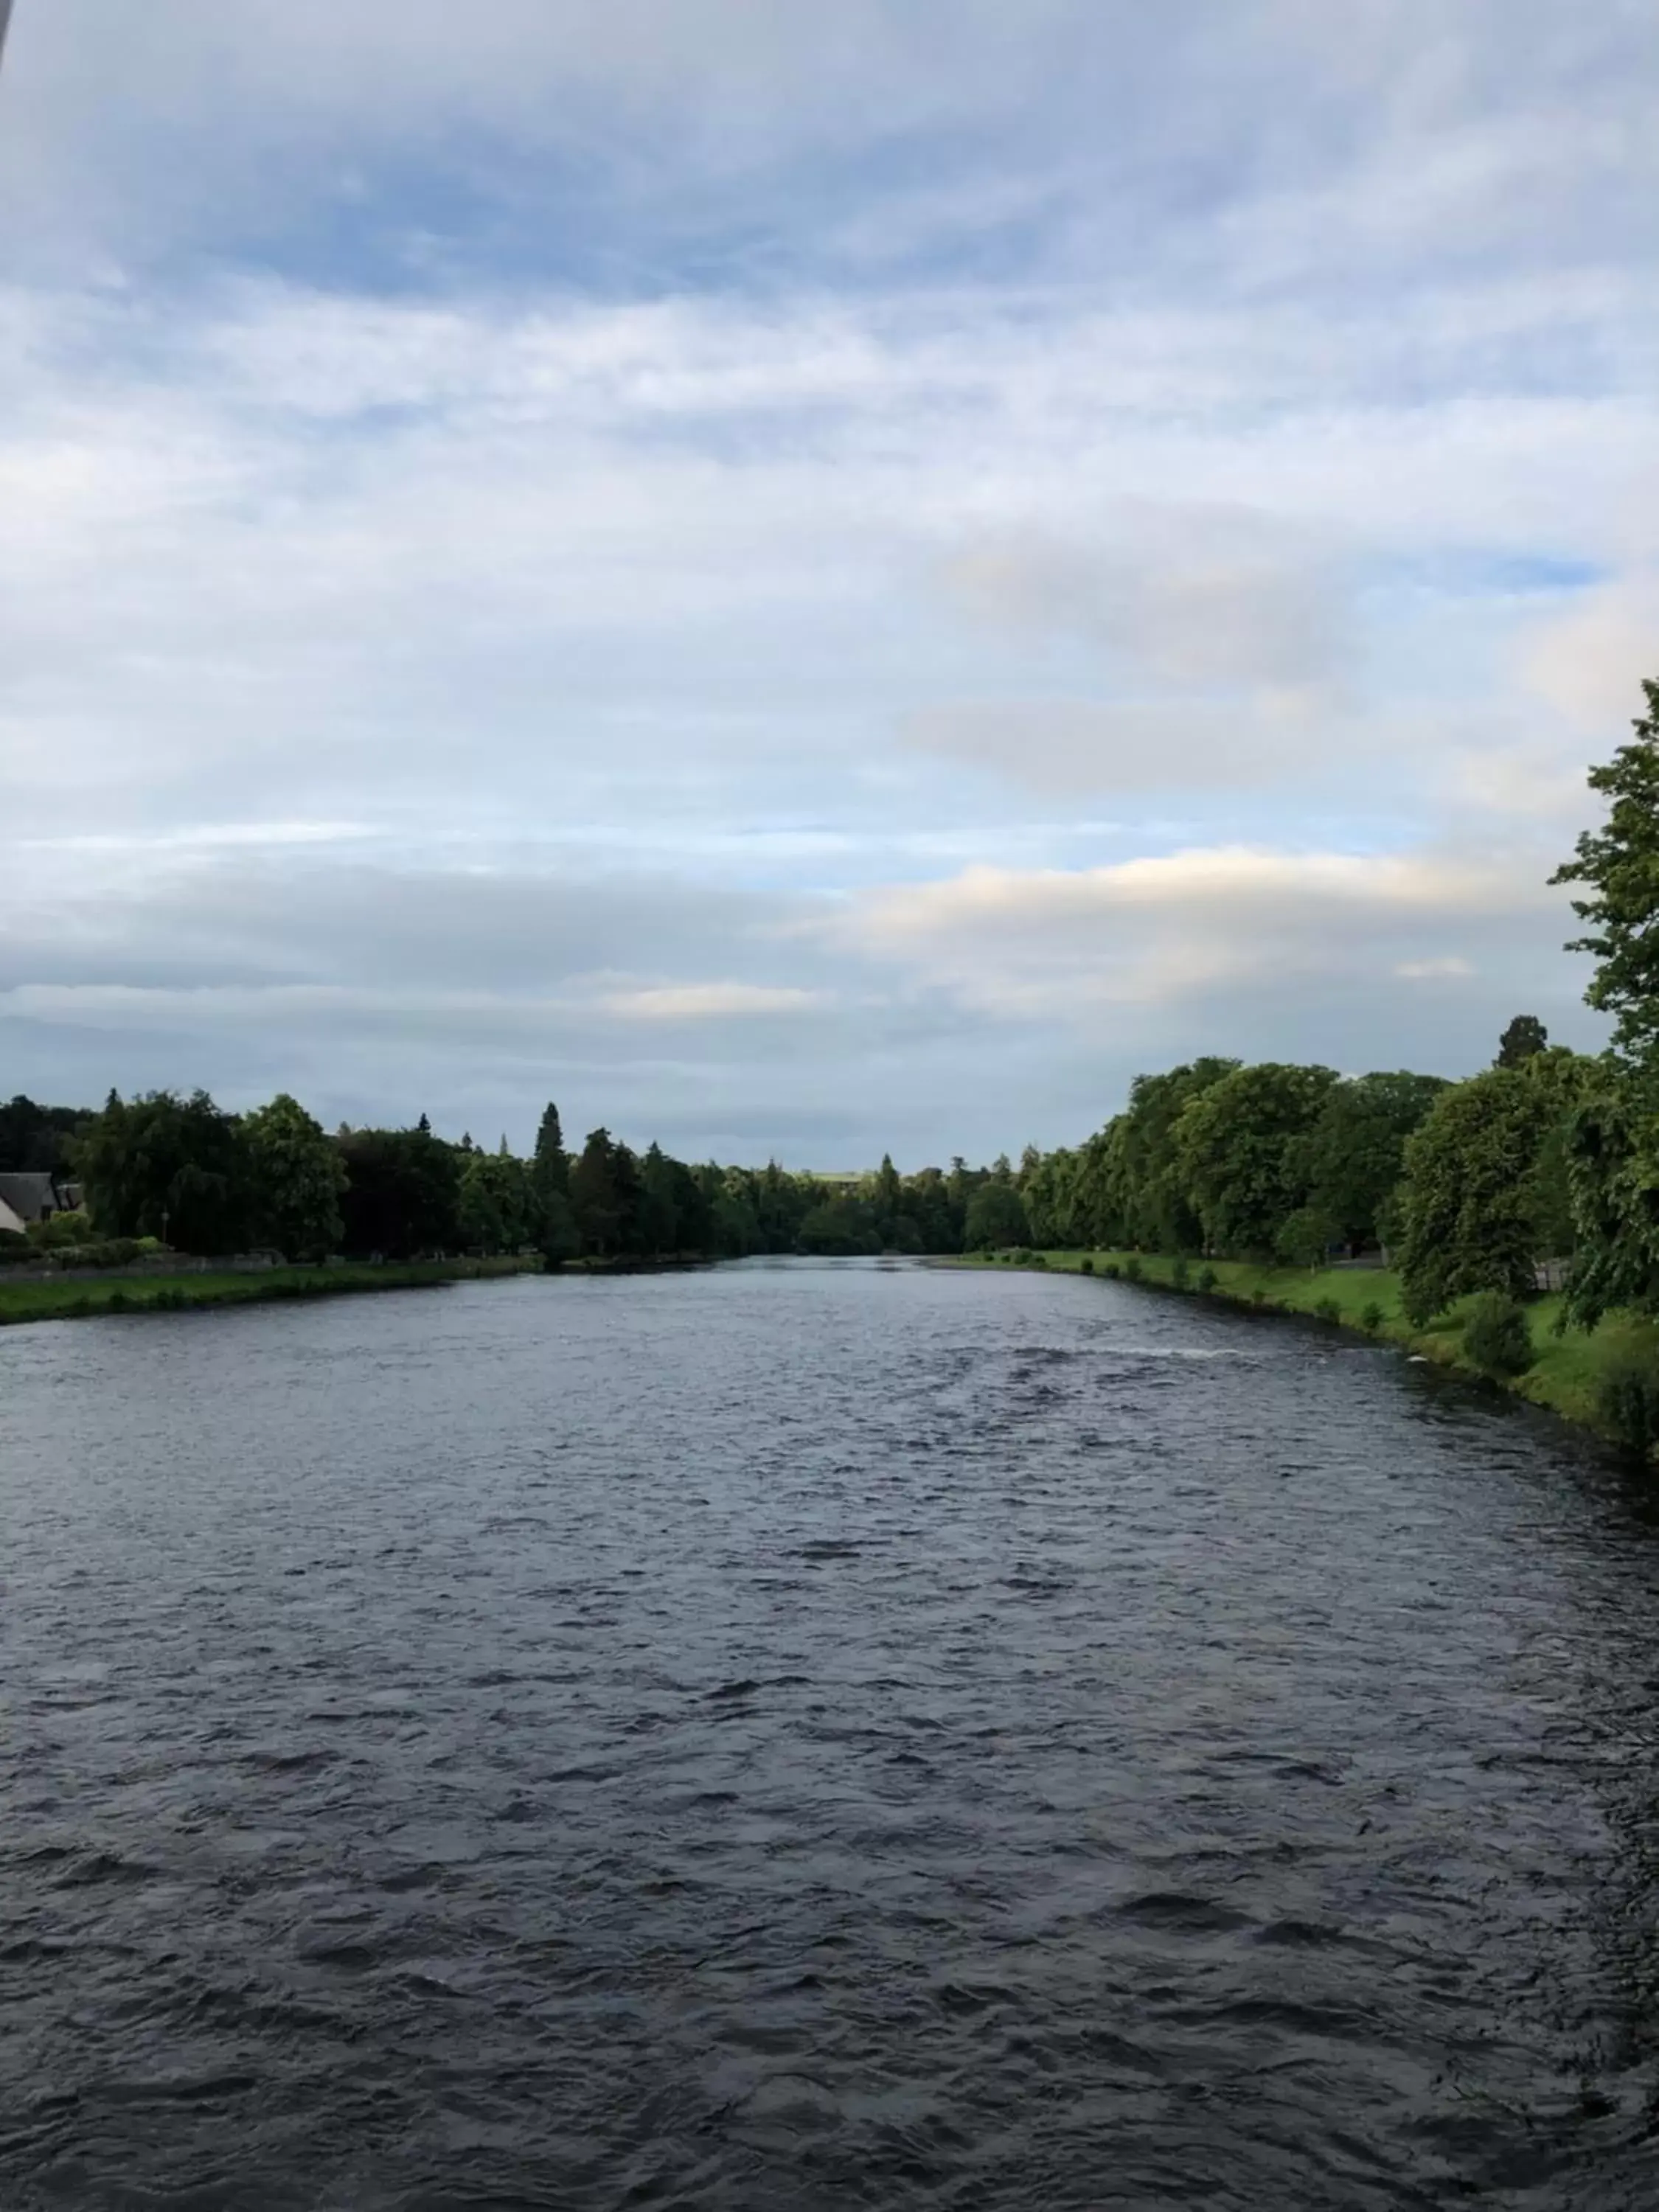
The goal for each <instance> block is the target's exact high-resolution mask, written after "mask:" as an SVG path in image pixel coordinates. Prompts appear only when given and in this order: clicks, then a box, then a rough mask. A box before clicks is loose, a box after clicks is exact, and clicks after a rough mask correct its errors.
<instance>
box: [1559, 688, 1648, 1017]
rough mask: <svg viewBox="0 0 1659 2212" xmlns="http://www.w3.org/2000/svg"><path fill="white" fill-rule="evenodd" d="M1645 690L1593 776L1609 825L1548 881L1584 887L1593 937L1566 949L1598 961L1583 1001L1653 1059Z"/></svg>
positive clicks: (1578, 903) (1580, 904)
mask: <svg viewBox="0 0 1659 2212" xmlns="http://www.w3.org/2000/svg"><path fill="white" fill-rule="evenodd" d="M1642 689H1643V691H1644V694H1645V695H1646V699H1647V709H1648V710H1647V713H1646V714H1644V715H1642V716H1641V717H1639V718H1638V720H1637V721H1636V722H1635V723H1634V724H1633V725H1632V727H1633V729H1634V730H1635V732H1636V734H1635V738H1634V739H1633V740H1632V742H1630V743H1628V744H1622V745H1620V747H1619V748H1618V750H1616V751H1615V752H1614V754H1613V758H1612V759H1611V760H1610V761H1609V762H1607V764H1606V765H1605V766H1604V767H1601V768H1595V769H1591V770H1590V775H1589V785H1590V788H1591V790H1592V791H1595V792H1599V793H1601V796H1602V797H1603V798H1605V799H1607V802H1608V811H1607V821H1606V823H1605V824H1604V825H1603V827H1602V828H1601V829H1587V830H1585V831H1584V833H1583V836H1581V837H1580V838H1579V840H1578V842H1577V849H1576V852H1575V854H1574V857H1573V858H1572V859H1571V860H1569V861H1567V862H1565V864H1564V865H1563V866H1561V867H1559V868H1558V869H1557V870H1556V872H1555V873H1554V875H1553V876H1552V877H1551V878H1550V881H1551V882H1552V883H1556V884H1583V885H1585V886H1586V892H1585V896H1583V898H1576V899H1574V901H1573V902H1572V910H1573V912H1574V913H1575V914H1576V915H1577V916H1578V918H1579V920H1580V921H1583V922H1587V923H1588V924H1589V931H1588V933H1587V934H1586V935H1584V936H1583V937H1580V938H1576V939H1574V940H1573V941H1572V943H1571V945H1569V946H1568V948H1567V949H1568V951H1571V952H1589V953H1591V954H1593V955H1594V957H1595V974H1594V975H1592V977H1591V979H1590V985H1589V989H1588V990H1587V991H1586V992H1585V994H1584V996H1585V999H1586V1000H1588V1001H1589V1004H1590V1005H1591V1006H1595V1007H1597V1008H1598V1009H1600V1010H1601V1012H1607V1013H1611V1014H1613V1015H1614V1016H1615V1017H1616V1019H1615V1022H1614V1026H1613V1043H1614V1046H1615V1048H1616V1049H1617V1050H1618V1051H1620V1052H1621V1053H1623V1054H1627V1055H1629V1056H1630V1057H1631V1058H1632V1059H1633V1060H1651V1059H1652V1058H1654V1056H1655V1055H1656V1053H1659V683H1655V682H1652V681H1648V682H1644V684H1643V686H1642Z"/></svg>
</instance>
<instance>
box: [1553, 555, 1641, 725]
mask: <svg viewBox="0 0 1659 2212" xmlns="http://www.w3.org/2000/svg"><path fill="white" fill-rule="evenodd" d="M1522 673H1523V675H1524V678H1525V680H1526V683H1527V684H1528V687H1529V688H1530V689H1531V690H1533V691H1534V692H1536V693H1537V694H1538V696H1540V697H1541V698H1543V699H1546V700H1547V701H1548V702H1549V703H1550V705H1551V706H1552V707H1553V708H1556V710H1557V711H1558V713H1559V714H1561V715H1562V716H1563V717H1564V718H1565V720H1566V721H1567V723H1568V725H1569V726H1571V728H1572V729H1573V730H1575V731H1577V732H1583V734H1584V735H1585V736H1587V737H1595V738H1600V739H1601V740H1602V741H1603V742H1602V745H1601V752H1602V754H1603V755H1605V753H1607V752H1609V751H1611V750H1612V747H1613V744H1622V743H1623V742H1624V739H1625V738H1626V734H1627V733H1628V729H1629V726H1630V724H1631V722H1632V720H1634V719H1635V718H1636V716H1637V715H1638V714H1643V713H1644V712H1645V702H1644V696H1643V693H1642V689H1641V679H1642V678H1644V677H1656V676H1659V568H1650V569H1648V570H1646V571H1645V573H1638V574H1633V575H1630V576H1626V577H1621V578H1620V580H1618V581H1617V582H1615V583H1613V584H1609V585H1607V586H1603V587H1602V588H1601V589H1600V590H1598V591H1596V592H1592V593H1590V594H1589V595H1588V596H1587V598H1586V599H1585V600H1584V602H1583V605H1579V606H1577V607H1575V608H1574V609H1573V610H1572V611H1571V613H1569V614H1565V615H1562V616H1560V617H1558V618H1557V619H1556V620H1554V621H1553V622H1551V623H1547V624H1546V625H1545V626H1544V627H1543V628H1542V629H1541V630H1540V631H1539V632H1538V633H1536V634H1535V635H1534V636H1533V637H1532V639H1531V640H1530V641H1529V642H1528V647H1527V650H1526V653H1525V658H1524V660H1523V664H1522Z"/></svg>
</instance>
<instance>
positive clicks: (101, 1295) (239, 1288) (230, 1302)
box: [0, 1259, 541, 1328]
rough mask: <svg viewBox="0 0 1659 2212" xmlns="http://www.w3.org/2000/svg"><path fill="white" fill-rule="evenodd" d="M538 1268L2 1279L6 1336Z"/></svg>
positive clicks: (0, 1304) (513, 1263)
mask: <svg viewBox="0 0 1659 2212" xmlns="http://www.w3.org/2000/svg"><path fill="white" fill-rule="evenodd" d="M540 1266H541V1262H540V1261H539V1260H520V1259H501V1260H421V1261H410V1263H409V1264H408V1265H407V1266H387V1267H372V1266H369V1265H368V1264H367V1263H364V1264H362V1265H358V1264H355V1263H354V1264H349V1265H347V1266H345V1267H271V1268H268V1269H265V1270H264V1271H263V1272H261V1273H258V1274H235V1273H228V1272H227V1273H223V1274H214V1273H200V1274H196V1273H191V1274H177V1275H159V1274H158V1275H112V1276H107V1277H105V1278H103V1279H100V1280H97V1281H88V1280H87V1279H85V1278H82V1279H80V1280H78V1281H77V1280H76V1279H74V1278H73V1277H71V1278H70V1279H68V1280H67V1281H64V1282H45V1283H9V1282H7V1281H6V1280H5V1279H4V1278H3V1276H0V1328H3V1327H4V1326H5V1325H6V1324H7V1323H9V1322H31V1321H81V1320H85V1319H87V1318H88V1316H92V1315H94V1314H141V1313H182V1312H184V1311H185V1310H188V1309H190V1308H191V1307H195V1306H234V1305H252V1304H260V1303H263V1302H264V1301H265V1300H268V1299H271V1298H318V1297H336V1296H337V1295H339V1294H340V1293H341V1292H343V1291H409V1290H416V1289H420V1288H422V1287H424V1286H426V1285H429V1284H435V1283H457V1282H465V1281H470V1280H471V1279H473V1278H474V1277H476V1276H480V1275H518V1274H525V1273H532V1272H534V1271H536V1270H538V1269H539V1267H540Z"/></svg>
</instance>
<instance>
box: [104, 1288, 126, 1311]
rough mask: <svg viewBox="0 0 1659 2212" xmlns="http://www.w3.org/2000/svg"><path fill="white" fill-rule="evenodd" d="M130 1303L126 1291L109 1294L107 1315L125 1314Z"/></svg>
mask: <svg viewBox="0 0 1659 2212" xmlns="http://www.w3.org/2000/svg"><path fill="white" fill-rule="evenodd" d="M129 1303H130V1301H129V1299H128V1297H127V1294H126V1292H125V1291H111V1292H110V1294H109V1304H108V1305H107V1306H106V1308H105V1311H106V1312H107V1313H125V1311H126V1310H127V1306H128V1304H129Z"/></svg>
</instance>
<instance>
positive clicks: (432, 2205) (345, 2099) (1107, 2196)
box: [0, 1263, 1659, 2212]
mask: <svg viewBox="0 0 1659 2212" xmlns="http://www.w3.org/2000/svg"><path fill="white" fill-rule="evenodd" d="M0 1539H3V1552H0V1573H3V1666H4V1694H5V1699H6V1708H5V1711H4V1712H3V1715H0V1720H3V1735H0V2203H3V2204H4V2205H6V2206H7V2207H8V2208H11V2207H18V2208H34V2207H59V2206H68V2207H76V2206H83V2205H84V2206H94V2207H100V2208H102V2207H106V2206H107V2207H122V2208H125V2207H132V2208H139V2207H145V2208H148V2207H158V2206H167V2207H180V2208H189V2212H210V2208H224V2212H245V2208H264V2207H275V2208H296V2212H297V2208H306V2212H309V2208H313V2207H316V2208H325V2207H326V2208H339V2212H358V2208H380V2207H394V2206H395V2207H398V2208H405V2212H416V2208H418V2209H419V2212H441V2208H444V2209H445V2212H447V2208H450V2207H455V2208H462V2207H467V2208H483V2207H489V2208H507V2207H519V2206H545V2207H557V2208H567V2207H568V2208H582V2207H587V2206H594V2207H611V2206H615V2207H618V2208H620V2207H623V2206H635V2205H637V2206H649V2205H661V2206H665V2207H666V2206H674V2207H686V2208H690V2207H709V2208H722V2212H724V2208H732V2207H738V2208H743V2207H750V2206H755V2207H763V2206H772V2205H778V2206H783V2207H787V2208H789V2212H809V2208H815V2207H820V2206H822V2207H825V2208H828V2207H844V2206H857V2205H871V2206H881V2207H912V2206H927V2207H961V2208H963V2209H964V2212H967V2208H975V2212H978V2209H979V2208H994V2207H1005V2206H1006V2207H1012V2206H1022V2207H1023V2206H1030V2207H1034V2208H1036V2207H1041V2208H1045V2212H1047V2208H1053V2207H1060V2206H1068V2207H1069V2206H1077V2207H1085V2206H1088V2207H1092V2206H1098V2205H1126V2206H1139V2205H1147V2206H1151V2205H1164V2204H1177V2205H1184V2204H1190V2205H1201V2206H1205V2207H1218V2208H1229V2207H1235V2206H1237V2207H1240V2208H1243V2207H1249V2208H1251V2212H1256V2208H1302V2207H1308V2208H1313V2207H1318V2208H1328V2207H1344V2206H1355V2207H1362V2208H1370V2207H1383V2206H1389V2207H1392V2206H1407V2205H1411V2206H1416V2205H1421V2206H1425V2207H1430V2206H1432V2207H1441V2206H1445V2205H1449V2204H1455V2203H1460V2202H1474V2203H1493V2204H1515V2205H1517V2206H1520V2205H1525V2206H1537V2207H1550V2208H1558V2207H1559V2208H1562V2212H1568V2208H1571V2212H1595V2208H1601V2207H1609V2208H1610V2207H1626V2206H1628V2207H1632V2208H1635V2207H1646V2206H1651V2205H1654V2204H1656V2203H1659V2157H1656V2152H1655V2143H1656V2141H1659V2137H1656V2136H1655V2135H1654V2134H1653V2132H1652V2131H1653V2130H1654V2128H1655V2126H1656V2110H1659V2107H1656V2105H1655V2101H1654V2100H1655V2094H1656V2081H1659V2069H1656V2064H1655V2057H1656V2054H1655V2041H1654V2038H1655V2028H1656V2021H1659V2011H1656V2007H1659V1943H1656V1940H1655V1913H1656V1891H1655V1886H1654V1881H1655V1875H1656V1870H1659V1848H1656V1846H1659V1820H1656V1805H1655V1777H1656V1757H1655V1739H1656V1735H1659V1723H1656V1719H1655V1707H1656V1694H1655V1693H1656V1690H1659V1588H1656V1583H1659V1553H1656V1550H1655V1540H1654V1537H1653V1535H1652V1534H1650V1529H1649V1528H1648V1527H1647V1526H1646V1525H1645V1522H1644V1510H1643V1506H1642V1502H1641V1499H1640V1498H1639V1497H1638V1495H1637V1493H1635V1492H1632V1490H1630V1489H1629V1488H1628V1487H1627V1486H1626V1485H1625V1484H1624V1483H1623V1481H1622V1480H1621V1479H1620V1477H1619V1476H1618V1475H1616V1474H1614V1473H1613V1472H1612V1471H1611V1470H1610V1469H1609V1468H1607V1467H1606V1466H1605V1465H1604V1464H1602V1463H1601V1462H1599V1461H1598V1460H1597V1459H1596V1457H1595V1455H1594V1453H1593V1452H1592V1451H1591V1449H1589V1447H1588V1446H1585V1445H1583V1444H1580V1443H1577V1442H1576V1441H1574V1440H1573V1439H1572V1438H1571V1437H1568V1436H1566V1435H1565V1433H1564V1432H1562V1431H1559V1430H1556V1429H1554V1428H1553V1427H1551V1426H1549V1425H1546V1424H1544V1423H1542V1422H1541V1421H1540V1420H1538V1419H1534V1418H1533V1417H1530V1416H1528V1415H1527V1414H1524V1413H1520V1412H1517V1411H1516V1410H1515V1409H1513V1408H1510V1407H1501V1406H1498V1405H1497V1404H1494V1403H1490V1402H1488V1401H1485V1400H1483V1399H1482V1398H1480V1396H1479V1395H1476V1394H1474V1393H1471V1392H1468V1391H1466V1390H1463V1389H1460V1388H1458V1387H1457V1386H1455V1385H1449V1384H1447V1383H1444V1382H1443V1381H1442V1380H1440V1379H1439V1378H1437V1377H1434V1376H1425V1375H1424V1374H1423V1372H1422V1370H1416V1369H1411V1368H1408V1367H1407V1366H1406V1365H1404V1364H1402V1363H1401V1361H1400V1360H1399V1359H1398V1358H1396V1357H1395V1356H1393V1355H1390V1354H1389V1353H1386V1352H1374V1351H1370V1350H1368V1349H1366V1348H1364V1347H1363V1346H1353V1345H1350V1344H1348V1343H1346V1342H1345V1341H1342V1340H1338V1339H1336V1338H1334V1337H1329V1338H1328V1337H1326V1336H1323V1335H1321V1334H1315V1333H1312V1332H1310V1331H1304V1330H1301V1329H1297V1328H1290V1327H1286V1326H1285V1325H1282V1324H1275V1323H1273V1322H1266V1323H1264V1322H1257V1321H1253V1320H1252V1319H1250V1318H1249V1317H1248V1316H1240V1315H1232V1314H1228V1313H1225V1312H1211V1311H1206V1310H1201V1309H1200V1307H1199V1306H1197V1305H1196V1304H1188V1303H1185V1302H1177V1301H1174V1300H1171V1299H1167V1298H1160V1297H1153V1296H1150V1295H1148V1294H1146V1293H1137V1292H1135V1291H1129V1290H1127V1289H1121V1288H1117V1287H1115V1286H1112V1285H1106V1284H1104V1283H1102V1282H1089V1281H1085V1280H1083V1279H1077V1278H1072V1279H1062V1278H1055V1279H1043V1278H1042V1277H1040V1276H1035V1275H1015V1276H989V1275H973V1274H953V1273H943V1272H937V1271H930V1270H927V1269H925V1268H921V1267H875V1266H866V1265H850V1266H839V1267H837V1266H813V1265H811V1264H807V1263H789V1264H784V1265H773V1266H753V1267H740V1268H732V1269H725V1270H720V1271H715V1272H712V1273H702V1274H696V1275H665V1276H659V1277H654V1278H645V1279H632V1280H618V1281H593V1282H585V1281H571V1282H563V1281H556V1280H554V1281H530V1280H526V1281H520V1282H515V1283H507V1284H479V1285H464V1286H459V1287H456V1288H453V1289H451V1290H448V1291H439V1292H414V1293H407V1294H398V1295H386V1296H382V1297H374V1298H342V1299H339V1300H337V1301H333V1302H331V1303H328V1304H324V1305H319V1306H315V1307H308V1308H303V1309H294V1308H284V1307H271V1308H267V1309H259V1308H253V1309H249V1310H244V1311H241V1312H235V1311H228V1312H222V1313H216V1314H204V1315H186V1316H157V1317H154V1318H149V1319H127V1320H119V1321H109V1322H82V1323H77V1324H74V1325H70V1326H63V1325H59V1326H56V1327H52V1328H29V1329H14V1330H12V1331H10V1332H9V1333H8V1334H6V1335H5V1336H4V1337H3V1338H0Z"/></svg>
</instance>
